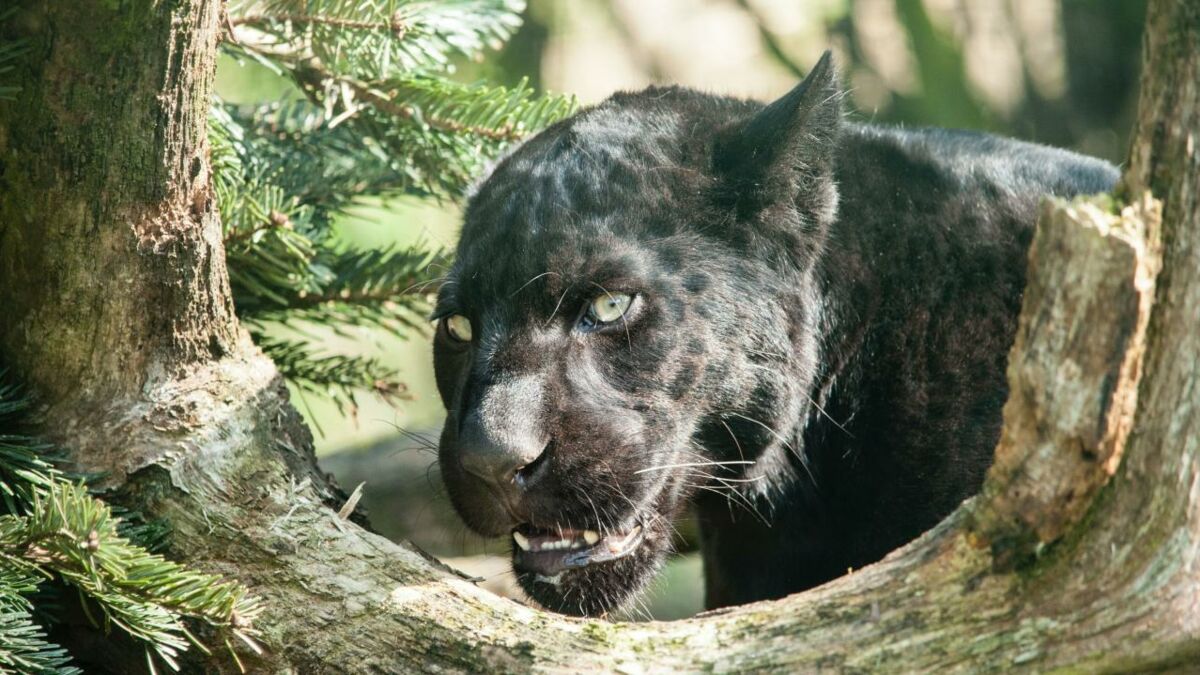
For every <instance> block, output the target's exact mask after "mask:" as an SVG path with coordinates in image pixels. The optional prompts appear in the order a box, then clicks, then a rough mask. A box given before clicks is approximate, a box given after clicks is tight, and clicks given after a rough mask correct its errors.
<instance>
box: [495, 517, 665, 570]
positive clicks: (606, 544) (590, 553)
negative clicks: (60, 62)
mask: <svg viewBox="0 0 1200 675" xmlns="http://www.w3.org/2000/svg"><path fill="white" fill-rule="evenodd" d="M644 538H645V536H644V530H643V528H642V525H641V523H640V522H638V523H636V524H634V525H633V526H632V527H630V528H629V529H628V530H625V531H622V532H610V533H607V534H601V533H599V532H597V531H595V530H573V529H555V530H547V529H540V528H536V527H533V526H532V525H529V524H528V523H523V524H521V525H519V526H517V528H516V529H514V530H513V532H512V539H513V567H514V568H515V569H516V571H518V572H531V573H533V574H535V575H537V576H538V577H540V579H539V580H540V581H547V582H551V583H552V580H553V579H554V578H555V577H557V575H559V574H561V573H562V572H563V571H565V570H568V569H573V568H580V567H587V566H588V565H594V564H597V563H603V562H608V561H611V560H616V559H618V558H623V557H625V556H627V555H629V554H630V553H633V552H634V551H635V550H637V548H638V546H640V545H641V543H642V541H643V539H644Z"/></svg>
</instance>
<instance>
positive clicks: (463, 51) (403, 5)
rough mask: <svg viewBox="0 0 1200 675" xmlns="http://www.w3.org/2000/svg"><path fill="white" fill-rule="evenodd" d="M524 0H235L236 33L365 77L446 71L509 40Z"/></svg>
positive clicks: (261, 46)
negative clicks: (461, 59) (459, 58)
mask: <svg viewBox="0 0 1200 675" xmlns="http://www.w3.org/2000/svg"><path fill="white" fill-rule="evenodd" d="M524 8H525V3H524V2H523V0H442V1H441V2H436V3H433V2H423V3H417V2H400V1H397V0H388V1H383V0H360V1H359V2H353V3H348V2H344V0H307V1H306V2H305V3H303V9H300V7H299V6H298V3H296V2H295V1H294V0H262V1H258V2H240V3H232V4H231V5H230V7H229V9H228V11H229V16H230V21H229V24H230V25H231V26H232V27H233V30H234V35H233V36H232V39H233V41H234V42H235V43H236V44H238V45H254V46H256V48H257V49H258V50H260V51H262V50H269V51H271V52H273V53H274V54H275V55H276V56H277V57H282V56H284V55H290V56H291V57H293V58H295V59H300V60H304V59H310V58H315V59H318V60H319V61H320V62H321V63H323V64H325V66H326V67H328V68H329V69H331V70H332V71H334V72H336V73H339V74H343V75H350V76H353V77H356V78H359V79H364V80H368V81H370V80H377V79H384V78H387V77H389V76H391V75H394V74H397V73H417V72H445V71H446V70H448V69H449V67H450V63H451V58H452V57H454V56H462V57H467V58H474V57H476V56H477V55H479V54H480V53H481V52H482V51H483V50H484V49H486V48H488V47H493V48H494V47H498V46H499V45H501V44H503V43H504V42H505V41H507V40H508V39H509V38H510V37H511V36H512V34H513V33H514V32H516V29H517V28H518V27H519V26H520V24H521V17H520V14H521V12H522V11H523V10H524Z"/></svg>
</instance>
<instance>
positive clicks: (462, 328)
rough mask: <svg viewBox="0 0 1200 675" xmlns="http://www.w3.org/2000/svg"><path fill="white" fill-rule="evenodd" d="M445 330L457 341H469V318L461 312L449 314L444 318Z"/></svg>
mask: <svg viewBox="0 0 1200 675" xmlns="http://www.w3.org/2000/svg"><path fill="white" fill-rule="evenodd" d="M445 322H446V332H447V333H449V334H450V337H452V338H454V339H455V340H458V341H459V342H470V341H471V320H470V319H468V318H467V317H465V316H463V315H462V314H451V315H450V316H448V317H446V318H445Z"/></svg>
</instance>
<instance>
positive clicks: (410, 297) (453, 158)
mask: <svg viewBox="0 0 1200 675" xmlns="http://www.w3.org/2000/svg"><path fill="white" fill-rule="evenodd" d="M523 5H524V3H523V2H522V1H521V0H444V1H442V2H422V3H414V2H402V1H400V0H353V1H351V0H306V1H301V0H247V1H242V2H230V3H229V5H228V7H227V11H228V19H227V21H226V26H227V27H228V31H229V33H228V35H227V39H226V41H225V43H224V45H223V49H224V50H225V51H226V52H227V53H229V54H231V55H233V56H235V57H237V58H238V59H242V60H246V61H253V62H257V63H260V64H262V65H264V66H266V67H268V68H270V69H271V70H272V71H274V72H276V73H280V74H283V75H286V76H287V77H288V78H289V79H290V81H291V82H293V83H294V84H295V87H296V89H295V91H296V93H297V94H298V95H297V96H295V97H291V98H288V99H287V100H285V101H283V102H278V103H272V104H269V105H263V106H258V107H253V108H245V107H238V106H232V105H222V104H218V105H217V106H216V107H215V108H214V111H213V115H212V134H211V136H212V143H213V164H214V167H215V169H214V170H215V173H216V185H217V196H218V204H219V206H220V209H221V218H222V222H223V223H224V228H225V250H226V255H227V257H228V263H229V274H230V280H231V282H232V284H233V292H234V298H235V304H236V307H237V311H238V315H239V317H240V318H241V320H242V323H243V325H245V326H247V327H248V328H249V330H250V332H251V334H252V335H253V336H254V338H255V341H256V342H257V343H258V344H259V346H260V347H261V348H262V349H263V350H264V351H265V352H266V353H267V354H268V355H269V356H271V357H272V359H274V361H275V363H276V364H277V365H278V366H279V369H280V371H281V372H282V373H283V374H284V376H285V377H287V378H288V380H289V381H290V382H291V383H292V384H293V385H294V386H296V387H298V388H299V389H301V390H302V391H308V392H316V393H320V394H325V395H328V396H331V397H332V398H333V399H334V400H335V401H337V402H338V404H339V407H341V406H343V405H346V404H350V405H353V403H354V396H355V393H356V392H362V391H369V392H373V393H375V394H377V395H380V396H382V397H384V398H393V397H396V396H398V395H399V394H401V393H402V391H403V384H402V383H401V382H400V381H399V380H398V378H397V374H396V373H395V372H394V371H393V370H392V369H390V368H388V367H386V366H385V365H383V364H382V363H380V362H379V361H377V360H375V359H372V358H367V357H362V356H355V355H351V354H346V353H328V352H327V351H326V350H324V349H323V348H322V346H321V345H320V344H318V341H317V339H316V338H313V337H312V334H313V333H312V331H306V330H305V329H306V328H311V327H313V326H325V327H330V328H333V329H334V330H335V331H339V332H340V333H341V334H343V335H349V334H350V333H349V332H348V331H346V330H345V329H346V328H349V327H353V326H369V327H378V328H381V329H383V330H386V331H388V332H390V333H392V334H395V335H406V334H408V333H410V332H413V331H420V330H422V329H423V328H424V327H425V326H426V325H427V322H426V321H425V314H426V313H427V311H428V309H429V308H428V305H427V303H426V300H427V297H428V294H429V293H430V292H431V291H433V290H436V284H437V281H438V279H437V276H438V272H437V270H438V269H440V268H439V267H438V266H437V265H431V263H432V262H433V261H434V260H435V259H436V258H437V257H438V256H440V255H442V252H440V251H437V250H431V249H427V248H424V247H421V246H415V247H410V248H386V249H380V250H363V249H359V248H355V247H353V246H349V245H347V244H345V243H344V242H343V241H342V240H341V239H340V238H339V236H338V230H337V218H338V216H339V215H340V214H342V213H344V212H345V210H346V209H347V208H348V207H350V206H352V205H354V204H355V203H361V201H362V200H364V199H370V198H387V197H392V196H396V195H402V194H403V195H416V196H419V197H422V198H429V199H437V200H454V199H456V198H457V197H459V196H460V195H462V194H463V192H464V191H465V190H466V188H467V187H468V185H469V183H470V181H471V180H472V178H473V177H474V176H476V175H477V174H478V173H479V171H480V169H481V168H482V164H483V163H484V162H486V161H487V160H488V159H489V158H491V157H494V156H495V155H496V154H497V153H499V152H500V151H501V150H503V148H504V147H505V146H506V145H508V144H510V143H512V142H513V141H516V140H518V139H520V138H522V137H523V136H524V135H525V134H527V133H529V132H530V131H532V130H536V129H537V128H539V127H541V126H544V125H545V124H547V123H549V122H552V121H554V120H555V119H558V118H560V117H562V116H564V115H566V114H569V113H570V112H571V111H572V110H573V109H574V107H575V102H574V99H573V98H570V97H563V96H547V95H538V94H536V93H535V92H534V91H533V90H532V89H531V88H530V87H529V86H528V85H527V84H526V83H525V82H522V83H521V84H519V85H518V86H516V87H513V88H508V87H501V86H490V85H488V84H484V83H473V84H464V83H461V82H458V81H456V80H454V79H452V75H453V74H454V71H455V66H456V64H457V63H460V62H462V61H463V60H471V59H479V58H481V57H482V56H483V53H484V51H485V50H486V49H487V48H489V47H490V48H494V47H498V46H499V45H500V44H502V43H503V42H504V41H505V40H507V39H508V38H509V37H511V35H512V34H513V32H514V31H515V30H516V29H517V27H518V26H519V25H520V12H521V11H522V10H523V8H524V7H523ZM281 326H286V327H289V328H293V329H296V330H291V331H287V332H286V337H281V336H280V335H281V334H282V333H283V332H282V331H279V330H278V328H279V327H281Z"/></svg>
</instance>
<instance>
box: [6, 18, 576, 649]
mask: <svg viewBox="0 0 1200 675" xmlns="http://www.w3.org/2000/svg"><path fill="white" fill-rule="evenodd" d="M522 10H523V2H521V0H443V1H441V2H419V3H418V2H406V1H401V0H261V1H246V2H239V1H236V0H235V1H231V2H229V3H228V5H227V7H226V11H227V13H228V15H227V17H226V19H225V21H224V25H225V28H226V35H225V36H224V37H225V41H224V43H223V46H222V48H223V49H224V50H225V51H226V52H227V53H229V54H231V55H233V56H235V57H236V58H238V59H244V60H252V61H254V62H257V63H260V64H263V65H265V66H267V67H268V68H270V69H272V70H273V71H274V72H276V73H280V74H283V75H286V76H287V77H288V78H290V80H291V82H293V83H294V85H295V92H296V93H297V94H298V95H296V96H293V97H285V100H284V101H281V102H278V103H273V104H270V105H262V106H257V107H250V108H245V107H238V106H233V105H227V104H224V103H222V102H219V101H218V102H215V103H214V106H213V109H212V114H211V118H210V120H211V124H210V128H211V134H210V137H211V146H212V166H213V168H214V188H215V191H216V195H217V203H218V206H219V209H220V212H221V219H222V223H223V227H224V239H225V242H224V243H225V250H226V256H227V264H228V268H229V275H230V280H231V283H232V286H233V290H234V296H235V304H236V308H237V312H238V315H239V317H240V318H241V320H242V323H243V325H245V326H246V327H247V328H248V329H249V331H250V332H251V334H252V335H253V337H254V338H255V340H256V342H257V343H258V344H259V346H260V347H261V348H262V349H263V350H264V351H265V352H266V353H267V354H268V355H270V356H271V357H272V358H273V359H274V360H275V362H276V363H277V364H278V366H279V368H280V370H281V371H282V372H283V374H284V375H285V376H286V377H287V378H288V380H289V381H290V382H291V383H292V384H293V385H295V386H296V387H299V388H300V389H301V390H303V391H309V392H315V393H319V394H322V395H327V396H330V397H332V398H333V399H334V400H335V401H337V402H338V403H339V405H347V404H349V405H353V404H354V396H355V394H356V393H358V392H363V391H369V392H373V393H375V394H377V395H380V396H382V397H385V398H393V397H396V396H398V395H399V394H401V393H402V391H403V384H402V383H401V382H400V381H399V380H398V378H397V374H396V373H395V372H394V371H393V370H391V369H390V368H388V367H386V366H385V365H383V364H381V363H380V362H379V361H377V360H374V359H371V358H365V357H361V356H355V355H351V354H342V353H327V352H326V351H325V350H323V348H322V347H321V346H320V345H319V344H317V339H316V338H313V337H310V336H311V335H312V332H311V331H306V330H305V329H306V328H311V327H316V326H319V327H328V328H332V329H334V330H335V331H344V330H345V329H346V328H348V327H356V326H357V327H361V326H367V327H377V328H381V329H384V330H386V331H389V332H391V333H394V334H397V335H406V334H408V333H410V332H412V331H420V330H422V329H423V328H424V327H425V326H426V325H427V322H426V320H425V313H426V311H427V309H428V308H427V304H426V299H427V294H428V293H429V292H430V291H431V290H432V289H433V288H434V287H435V285H436V284H437V281H438V280H437V278H436V273H434V272H431V271H430V270H431V267H430V262H431V261H433V260H434V259H435V258H437V257H438V256H441V255H442V252H440V251H437V250H430V249H425V248H421V247H411V248H384V249H361V248H355V247H352V246H349V245H347V244H345V243H344V242H343V241H342V240H341V239H340V238H339V236H338V230H337V219H338V216H339V215H341V214H343V213H345V211H346V209H347V208H349V207H350V206H352V205H354V204H356V203H360V202H361V200H363V199H369V198H388V197H393V196H397V195H416V196H419V197H421V198H428V199H438V200H454V199H456V198H457V197H459V196H460V195H462V193H463V192H464V190H465V189H466V187H467V186H468V183H469V181H470V180H471V178H472V177H473V176H474V175H476V174H477V173H478V171H479V170H480V169H481V167H482V164H483V163H484V162H486V161H487V160H488V159H489V158H491V157H494V156H495V155H496V154H497V153H499V152H500V151H501V150H502V149H503V148H504V147H505V146H506V145H508V144H509V143H511V142H513V141H516V140H518V139H520V138H521V137H523V136H524V135H525V134H526V133H528V132H530V131H531V130H535V129H537V128H538V127H541V126H543V125H545V124H547V123H548V122H551V121H553V120H555V119H557V118H560V117H562V116H564V115H566V114H568V113H570V112H571V111H572V110H573V109H574V106H575V102H574V100H573V99H571V98H568V97H561V96H545V95H539V94H536V93H535V92H534V91H532V90H531V88H530V87H529V86H528V85H527V84H526V83H521V84H520V85H518V86H516V87H514V88H506V87H497V86H489V85H487V84H482V83H474V84H465V83H462V82H459V81H456V80H454V79H453V78H452V76H453V74H454V70H455V64H456V63H458V62H460V61H462V60H463V59H478V58H480V57H481V55H482V54H483V52H484V51H485V49H487V48H495V47H498V46H499V45H501V44H502V43H503V42H504V41H505V40H507V39H508V38H509V37H511V35H512V34H513V32H514V31H515V30H516V28H517V27H518V26H519V24H520V12H521V11H522ZM11 16H12V10H5V11H0V21H4V20H6V19H8V18H10V17H11ZM21 50H22V45H20V44H0V100H3V99H12V98H14V97H16V96H17V95H19V92H18V91H17V90H16V89H15V88H12V87H6V86H5V85H4V82H3V79H4V73H5V72H6V71H7V70H9V69H11V68H12V67H13V64H14V62H15V61H16V60H17V59H19V58H20V56H21ZM279 327H289V328H293V329H295V330H292V331H289V332H287V333H286V334H287V335H288V337H280V336H279V335H280V331H278V330H277V329H278V328H279ZM292 336H298V337H292ZM28 407H29V403H28V400H27V398H26V397H25V396H24V394H23V393H22V392H21V391H20V390H19V389H18V387H17V386H16V385H14V384H13V383H12V382H11V378H7V377H4V376H3V374H2V373H0V672H9V671H16V672H48V673H75V672H79V671H78V670H77V669H76V668H74V667H73V666H72V665H71V659H70V656H69V655H68V653H67V652H66V651H65V650H64V649H63V648H61V647H60V646H58V645H56V644H54V643H53V642H52V641H51V640H50V638H49V637H48V634H47V631H46V628H45V626H46V625H47V624H48V623H50V622H52V621H53V620H54V616H53V612H50V611H46V610H49V609H50V608H51V606H52V605H56V604H59V601H58V599H57V598H61V597H62V595H61V594H62V593H63V592H70V593H72V594H74V595H77V596H78V602H79V604H80V606H81V607H82V608H83V609H84V611H85V613H86V614H87V616H88V617H89V619H90V620H91V621H92V623H93V624H94V625H95V626H96V627H97V628H100V629H103V630H104V631H106V632H107V631H111V630H113V629H117V630H119V631H121V632H123V633H125V634H126V635H128V636H129V637H132V638H133V639H135V640H137V641H139V642H141V643H142V644H143V645H144V646H145V649H146V663H147V667H148V668H149V670H150V671H151V672H154V671H155V670H156V668H158V667H161V665H163V664H166V665H167V666H169V667H171V668H173V669H177V668H178V664H177V660H176V658H177V656H178V655H179V654H180V653H181V652H182V651H184V650H186V649H187V648H188V647H189V645H194V646H196V647H198V648H200V649H202V650H205V651H207V650H208V647H206V646H205V645H203V644H202V643H201V642H200V641H199V640H197V639H196V637H194V636H193V634H192V632H190V631H189V628H188V625H189V623H191V624H193V626H194V625H196V624H200V625H207V626H209V627H211V628H212V629H213V631H212V632H211V634H213V635H217V636H219V637H220V639H223V640H225V642H226V644H227V645H228V644H229V643H230V642H231V641H232V640H239V641H241V642H243V643H245V644H247V645H249V646H251V648H252V649H253V648H256V647H255V643H254V635H255V630H254V628H253V620H254V618H255V616H256V615H257V614H258V613H259V612H260V610H261V607H260V605H259V603H258V602H257V601H256V600H255V599H254V598H252V597H249V596H248V595H247V594H246V591H245V589H244V588H243V587H241V586H240V585H238V584H236V583H232V582H228V581H224V580H222V579H220V578H217V577H214V576H211V575H206V574H200V573H197V572H193V571H190V570H188V569H186V568H184V567H182V566H180V565H177V564H175V563H172V562H169V561H166V560H164V559H163V558H162V557H161V556H159V555H156V554H154V553H153V552H151V550H150V549H152V548H153V547H154V546H155V543H156V542H157V541H160V540H161V538H162V537H163V536H166V534H165V530H164V528H165V526H163V525H162V524H157V523H155V524H147V523H140V522H139V520H138V518H137V514H128V513H125V514H117V513H114V510H113V509H112V508H110V507H108V506H106V505H105V504H104V503H103V502H102V501H99V500H98V499H96V498H95V497H93V496H92V495H90V494H89V493H88V491H87V488H86V486H85V485H84V483H83V482H82V481H81V480H80V479H79V477H74V476H69V475H67V474H65V473H64V472H62V471H60V470H59V469H57V468H55V466H54V464H53V452H52V448H51V447H50V446H48V445H46V444H45V443H42V442H40V441H39V440H38V439H37V438H35V437H34V436H32V435H30V434H29V433H28V432H27V429H28V428H29V427H30V424H29V420H28V419H26V414H27V408H28ZM118 516H121V517H118ZM230 653H231V654H232V653H233V650H232V649H230ZM234 658H235V659H236V655H235V656H234Z"/></svg>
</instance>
